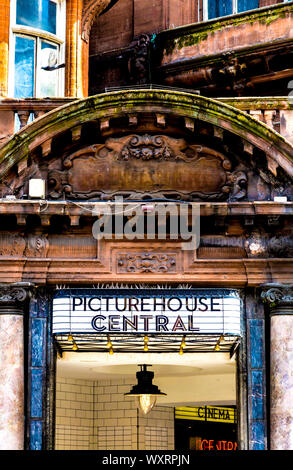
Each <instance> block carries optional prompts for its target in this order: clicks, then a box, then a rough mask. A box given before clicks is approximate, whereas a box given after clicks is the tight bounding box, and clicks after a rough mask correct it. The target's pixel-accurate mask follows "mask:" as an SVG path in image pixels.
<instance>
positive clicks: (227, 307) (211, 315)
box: [53, 289, 241, 336]
mask: <svg viewBox="0 0 293 470" xmlns="http://www.w3.org/2000/svg"><path fill="white" fill-rule="evenodd" d="M240 313H241V299H240V296H239V293H238V292H237V291H235V290H228V289H188V290H181V289H178V290H175V289H174V290H171V289H170V290H169V289H167V290H163V289H151V290H146V291H144V290H139V289H121V290H120V289H117V290H114V289H113V290H111V289H107V290H100V289H80V290H79V289H72V290H66V289H65V290H63V291H59V292H57V294H56V296H55V298H54V300H53V333H55V334H57V333H59V334H60V333H67V332H71V333H111V334H116V333H117V334H118V333H134V334H139V333H144V334H156V333H158V334H192V333H193V334H200V333H203V334H218V333H225V334H232V335H237V336H239V335H240Z"/></svg>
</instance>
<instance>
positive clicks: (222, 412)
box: [175, 406, 237, 424]
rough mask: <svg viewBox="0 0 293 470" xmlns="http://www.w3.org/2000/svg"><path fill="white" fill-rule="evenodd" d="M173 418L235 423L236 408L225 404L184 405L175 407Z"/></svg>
mask: <svg viewBox="0 0 293 470" xmlns="http://www.w3.org/2000/svg"><path fill="white" fill-rule="evenodd" d="M175 419H186V420H194V421H213V422H221V423H230V424H231V423H232V424H233V423H237V410H236V408H229V407H225V406H193V407H192V406H186V407H178V408H175Z"/></svg>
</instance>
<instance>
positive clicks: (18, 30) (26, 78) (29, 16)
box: [10, 0, 65, 98]
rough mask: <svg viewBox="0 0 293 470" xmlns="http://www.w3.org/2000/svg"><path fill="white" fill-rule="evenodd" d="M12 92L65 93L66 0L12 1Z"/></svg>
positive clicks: (34, 94)
mask: <svg viewBox="0 0 293 470" xmlns="http://www.w3.org/2000/svg"><path fill="white" fill-rule="evenodd" d="M11 2H12V8H11V11H12V18H11V20H12V21H11V23H12V32H13V45H12V46H13V48H14V52H13V64H12V66H11V76H12V77H13V80H11V85H10V86H11V89H10V95H13V96H14V97H15V98H30V97H56V96H63V94H64V92H63V88H64V85H63V81H64V78H63V75H64V69H63V63H64V36H65V14H64V8H65V0H11Z"/></svg>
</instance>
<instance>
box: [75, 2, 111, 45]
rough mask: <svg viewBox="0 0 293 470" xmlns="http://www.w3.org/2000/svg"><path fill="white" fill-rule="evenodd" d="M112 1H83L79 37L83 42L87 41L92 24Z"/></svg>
mask: <svg viewBox="0 0 293 470" xmlns="http://www.w3.org/2000/svg"><path fill="white" fill-rule="evenodd" d="M110 3H113V1H112V0H85V1H84V5H83V9H82V20H81V37H82V39H83V40H84V41H85V42H88V41H89V36H90V31H91V27H92V24H93V22H94V20H95V18H96V17H97V16H99V15H100V14H101V13H102V12H103V11H104V10H105V9H106V8H107V7H108V6H109V5H110Z"/></svg>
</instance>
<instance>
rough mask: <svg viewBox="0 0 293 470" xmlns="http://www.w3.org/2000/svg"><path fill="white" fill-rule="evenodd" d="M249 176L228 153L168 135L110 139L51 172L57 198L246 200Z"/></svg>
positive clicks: (50, 183) (52, 191)
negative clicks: (236, 166) (229, 157)
mask: <svg viewBox="0 0 293 470" xmlns="http://www.w3.org/2000/svg"><path fill="white" fill-rule="evenodd" d="M246 183H247V177H246V174H245V173H244V172H243V171H233V168H232V163H231V161H230V160H229V159H228V158H227V157H226V156H224V155H223V154H221V153H219V152H217V151H215V150H213V149H211V148H208V147H203V146H200V145H196V144H188V143H187V142H186V141H185V140H184V139H175V138H172V137H169V136H164V135H148V134H145V135H130V136H129V135H128V136H123V137H118V138H109V139H107V140H106V142H105V144H97V145H92V146H90V147H86V148H84V149H82V150H79V151H78V152H75V153H74V154H72V155H70V156H68V157H67V158H65V160H64V161H63V169H62V170H51V171H50V172H49V174H48V188H49V197H50V198H52V199H60V198H64V197H65V198H67V199H72V200H74V199H92V198H101V199H103V198H105V199H111V198H113V197H115V196H116V195H122V196H124V197H125V198H127V199H133V198H141V197H142V196H146V195H148V196H149V197H150V198H162V199H168V198H172V199H178V200H190V201H193V200H211V201H221V200H227V199H228V198H229V197H230V198H231V197H232V198H233V199H236V200H237V199H241V198H243V197H245V195H246Z"/></svg>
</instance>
